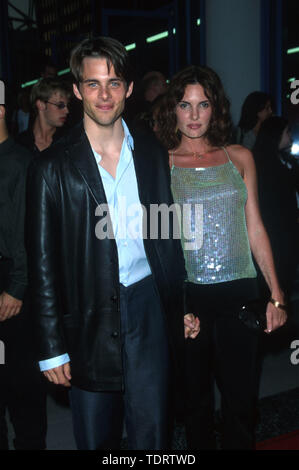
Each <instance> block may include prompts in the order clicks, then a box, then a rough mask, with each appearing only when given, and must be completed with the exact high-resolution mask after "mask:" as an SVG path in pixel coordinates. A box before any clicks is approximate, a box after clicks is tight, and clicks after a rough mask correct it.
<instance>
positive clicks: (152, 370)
mask: <svg viewBox="0 0 299 470" xmlns="http://www.w3.org/2000/svg"><path fill="white" fill-rule="evenodd" d="M120 311H121V331H122V357H123V370H124V392H89V391H85V390H81V389H79V388H77V387H72V389H71V391H70V401H71V408H72V414H73V424H74V433H75V438H76V443H77V446H78V449H80V450H82V449H84V450H86V449H87V450H95V449H119V448H120V442H121V436H122V430H123V423H124V422H125V424H126V430H127V436H128V447H129V449H134V450H137V449H138V450H145V449H146V450H150V449H156V450H161V449H168V448H169V445H170V441H169V439H170V433H169V430H170V428H169V426H170V399H169V379H170V377H169V376H170V368H169V346H168V338H167V328H166V322H165V318H164V315H163V312H162V310H161V305H160V299H159V296H158V294H157V292H156V288H155V285H154V282H153V280H152V277H148V278H146V279H144V280H142V281H140V282H138V283H136V284H134V285H132V286H129V287H124V286H121V289H120Z"/></svg>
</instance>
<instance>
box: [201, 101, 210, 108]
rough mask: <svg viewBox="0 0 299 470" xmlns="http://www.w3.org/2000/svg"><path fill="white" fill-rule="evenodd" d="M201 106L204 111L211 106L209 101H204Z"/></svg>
mask: <svg viewBox="0 0 299 470" xmlns="http://www.w3.org/2000/svg"><path fill="white" fill-rule="evenodd" d="M200 106H201V107H202V108H204V109H206V108H208V107H209V106H210V104H209V102H208V101H204V102H203V103H200Z"/></svg>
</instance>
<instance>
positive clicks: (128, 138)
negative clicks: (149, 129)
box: [121, 119, 134, 150]
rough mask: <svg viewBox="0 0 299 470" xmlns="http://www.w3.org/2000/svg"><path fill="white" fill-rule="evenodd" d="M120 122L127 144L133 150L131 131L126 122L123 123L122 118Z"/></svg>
mask: <svg viewBox="0 0 299 470" xmlns="http://www.w3.org/2000/svg"><path fill="white" fill-rule="evenodd" d="M121 122H122V125H123V128H124V133H125V139H126V142H127V145H128V147H129V148H130V149H131V150H134V139H133V136H132V134H131V132H130V131H129V128H128V126H127V124H126V123H125V121H124V120H123V119H122V120H121Z"/></svg>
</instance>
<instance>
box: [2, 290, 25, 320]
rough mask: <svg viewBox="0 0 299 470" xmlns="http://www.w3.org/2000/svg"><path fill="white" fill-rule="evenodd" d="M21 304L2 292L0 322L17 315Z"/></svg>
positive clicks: (20, 301)
mask: <svg viewBox="0 0 299 470" xmlns="http://www.w3.org/2000/svg"><path fill="white" fill-rule="evenodd" d="M22 304H23V302H22V300H19V299H16V298H15V297H12V296H11V295H9V294H8V293H7V292H2V294H1V295H0V321H5V320H8V319H9V318H11V317H13V316H15V315H18V313H20V310H21V308H22Z"/></svg>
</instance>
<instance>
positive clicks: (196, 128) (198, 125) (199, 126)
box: [187, 124, 201, 131]
mask: <svg viewBox="0 0 299 470" xmlns="http://www.w3.org/2000/svg"><path fill="white" fill-rule="evenodd" d="M187 127H188V128H189V129H192V130H195V131H196V130H198V129H200V128H201V124H188V126H187Z"/></svg>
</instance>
